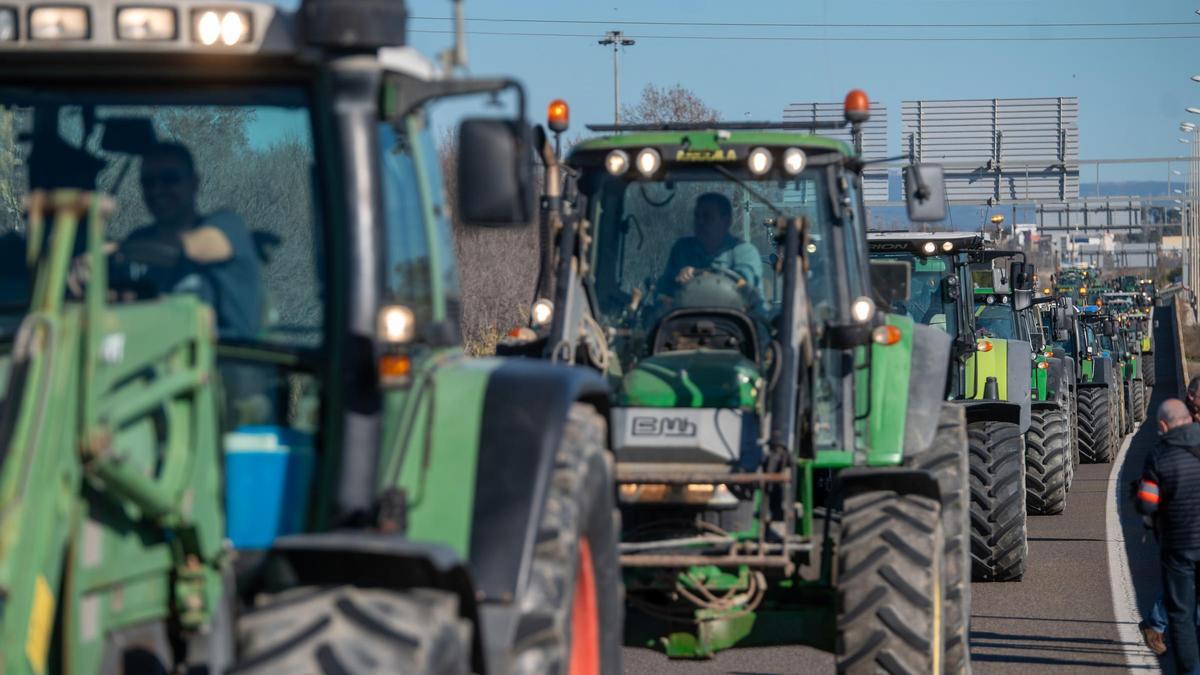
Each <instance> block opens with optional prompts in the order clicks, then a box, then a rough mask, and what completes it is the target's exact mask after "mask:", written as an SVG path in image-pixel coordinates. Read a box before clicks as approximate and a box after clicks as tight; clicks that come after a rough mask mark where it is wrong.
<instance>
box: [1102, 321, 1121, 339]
mask: <svg viewBox="0 0 1200 675" xmlns="http://www.w3.org/2000/svg"><path fill="white" fill-rule="evenodd" d="M1100 330H1101V331H1102V332H1103V333H1104V336H1105V337H1114V336H1115V335H1116V334H1117V324H1116V322H1115V321H1113V320H1112V319H1107V320H1105V321H1104V323H1103V325H1102V326H1101V328H1100Z"/></svg>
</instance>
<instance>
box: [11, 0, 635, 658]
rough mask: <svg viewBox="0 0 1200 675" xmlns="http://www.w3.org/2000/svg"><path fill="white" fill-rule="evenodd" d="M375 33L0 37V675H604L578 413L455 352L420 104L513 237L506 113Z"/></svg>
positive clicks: (314, 10)
mask: <svg viewBox="0 0 1200 675" xmlns="http://www.w3.org/2000/svg"><path fill="white" fill-rule="evenodd" d="M460 16H461V15H460ZM405 30H406V29H405V7H404V4H403V3H401V2H395V3H384V4H379V3H375V4H370V3H360V2H353V1H346V0H305V1H304V2H302V3H300V5H299V7H298V8H296V9H284V8H281V7H278V6H275V5H270V4H264V3H257V2H242V1H240V0H226V1H224V2H220V3H213V4H211V5H209V4H207V3H204V2H200V1H198V0H197V1H192V0H181V1H168V2H157V3H153V4H151V5H146V4H121V3H115V2H110V1H109V0H82V1H81V2H75V3H71V4H69V5H64V4H62V3H42V2H38V1H36V0H30V1H26V0H17V1H16V2H14V3H8V4H7V5H5V6H4V7H0V53H2V54H3V59H0V148H2V152H0V156H3V157H5V158H6V159H5V160H4V161H3V163H2V167H3V168H2V169H0V171H3V177H4V179H3V185H4V190H3V192H2V194H3V198H2V199H0V258H2V259H3V263H2V264H0V275H2V277H3V279H2V280H0V289H2V290H0V295H2V301H0V671H2V672H4V673H6V674H8V675H15V674H29V675H44V674H45V673H77V674H91V673H129V674H133V673H167V672H211V673H222V672H226V671H231V672H233V671H236V672H239V673H298V672H323V673H334V672H336V673H358V672H384V671H386V672H404V673H430V674H433V673H438V674H441V673H467V672H471V673H529V674H533V673H538V674H540V673H568V672H571V673H576V672H588V673H599V672H603V673H619V672H621V666H620V631H621V625H622V615H623V606H622V604H621V598H622V595H623V591H622V588H621V581H620V577H619V567H618V564H617V563H618V561H617V555H618V553H617V548H616V546H617V529H618V526H617V522H618V521H617V513H616V511H615V499H616V496H615V491H614V490H613V488H612V478H611V468H610V467H611V451H610V450H609V449H608V442H607V439H608V429H607V420H608V418H607V417H606V414H607V411H608V406H609V400H608V391H607V388H606V383H605V382H604V380H603V378H602V377H600V376H599V375H597V374H595V373H593V372H589V371H587V370H585V369H582V368H568V367H565V366H562V365H557V364H551V363H539V362H531V361H527V360H508V361H505V360H501V359H483V360H471V359H468V358H466V357H465V355H464V354H463V351H462V349H461V345H460V342H461V339H460V330H459V323H458V316H457V306H458V286H457V273H456V268H455V264H454V247H453V245H452V240H451V229H450V224H449V222H448V217H447V213H448V212H449V211H448V209H447V207H446V204H445V203H444V199H443V192H442V178H441V175H442V174H441V165H440V163H439V155H438V152H437V150H436V147H435V145H434V143H433V140H432V137H431V124H432V120H431V118H430V112H429V108H428V106H427V104H429V103H431V102H433V101H436V100H440V99H444V98H446V97H450V96H460V95H468V94H476V95H480V96H485V97H488V98H489V99H490V97H491V96H492V95H493V94H495V95H497V96H501V97H502V100H504V101H514V99H515V103H516V112H515V113H514V114H513V115H511V116H510V115H507V114H503V113H493V114H492V115H491V116H488V117H478V118H470V119H466V120H464V121H463V122H462V123H461V126H460V127H459V135H458V139H459V151H460V153H461V155H460V160H459V163H458V176H457V178H458V181H457V211H458V213H459V214H460V216H461V218H462V219H463V220H464V222H466V223H473V224H478V225H482V226H489V225H518V224H525V223H532V221H533V220H534V218H535V216H536V194H535V192H534V190H533V185H534V183H533V181H532V178H531V176H532V169H533V166H532V162H531V157H530V156H529V154H528V150H529V148H530V141H529V126H528V124H527V123H525V122H524V94H523V91H522V88H521V87H520V85H519V84H518V83H516V82H515V81H513V80H510V79H507V78H496V79H462V78H458V77H454V76H451V75H450V74H449V73H446V72H444V71H441V70H439V69H438V68H436V67H435V66H434V65H433V63H432V62H430V61H429V60H427V59H425V58H424V57H422V56H421V55H420V54H418V53H417V52H415V51H414V50H413V49H412V48H410V47H407V46H405V37H406V35H405ZM460 31H461V23H460ZM459 39H461V36H460V37H459ZM460 44H461V43H459V45H460ZM457 46H458V45H456V47H457ZM463 53H465V52H464V51H463V50H462V49H461V48H456V49H454V50H451V51H450V52H448V53H447V54H448V56H447V58H446V63H447V65H449V66H454V65H455V64H456V63H460V62H461V58H459V57H460V56H461V54H463ZM448 70H449V69H448ZM503 97H507V98H503Z"/></svg>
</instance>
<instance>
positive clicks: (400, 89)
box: [379, 73, 525, 120]
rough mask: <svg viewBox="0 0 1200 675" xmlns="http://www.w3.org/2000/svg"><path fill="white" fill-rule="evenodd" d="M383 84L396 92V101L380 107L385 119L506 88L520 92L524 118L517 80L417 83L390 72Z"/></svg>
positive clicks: (519, 116)
mask: <svg viewBox="0 0 1200 675" xmlns="http://www.w3.org/2000/svg"><path fill="white" fill-rule="evenodd" d="M384 81H385V82H386V83H388V84H389V85H393V86H391V88H390V89H391V91H393V92H395V98H394V99H393V100H390V101H389V100H386V99H385V100H384V101H382V102H381V105H380V106H379V110H380V113H381V114H382V116H383V117H384V119H389V120H393V119H397V118H400V117H403V116H405V115H407V114H408V113H410V112H412V111H413V110H415V109H417V108H418V107H420V106H422V105H424V104H426V103H428V102H430V101H433V100H435V99H441V98H451V97H455V96H470V95H472V94H487V93H493V92H495V93H498V92H501V91H504V90H506V89H515V90H516V91H517V111H518V112H517V119H520V120H523V119H525V87H524V86H522V85H521V83H520V82H518V81H517V80H513V79H509V78H506V77H490V78H473V79H469V80H466V79H445V80H432V81H429V80H418V79H416V78H414V77H410V76H408V75H405V74H403V73H387V74H386V75H385V76H384Z"/></svg>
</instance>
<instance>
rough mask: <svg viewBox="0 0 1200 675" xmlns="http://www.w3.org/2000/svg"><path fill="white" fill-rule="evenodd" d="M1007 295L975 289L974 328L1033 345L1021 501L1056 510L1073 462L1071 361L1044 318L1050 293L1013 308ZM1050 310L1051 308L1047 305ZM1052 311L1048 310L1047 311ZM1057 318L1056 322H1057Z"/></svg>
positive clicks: (1032, 508) (1033, 510)
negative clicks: (1054, 337)
mask: <svg viewBox="0 0 1200 675" xmlns="http://www.w3.org/2000/svg"><path fill="white" fill-rule="evenodd" d="M1011 299H1012V297H1011V296H1009V295H1005V294H998V293H996V292H995V289H993V288H989V287H978V286H977V287H976V288H975V302H976V304H977V305H978V309H976V326H977V327H976V333H977V335H980V334H981V333H980V331H983V333H982V335H983V336H986V337H1001V338H1005V339H1009V340H1020V341H1023V342H1028V343H1029V344H1030V347H1031V350H1032V361H1031V362H1030V364H1029V366H1030V374H1029V392H1030V398H1031V410H1030V424H1029V430H1028V431H1027V432H1026V433H1025V501H1026V508H1027V509H1028V512H1029V513H1030V514H1032V515H1056V514H1061V513H1063V511H1064V509H1065V508H1066V500H1067V493H1068V492H1069V491H1070V488H1071V483H1072V480H1073V478H1074V473H1075V464H1076V463H1077V462H1078V443H1077V438H1076V429H1075V424H1074V420H1075V402H1074V401H1075V396H1074V384H1075V372H1074V361H1073V359H1071V358H1070V357H1069V356H1067V354H1066V352H1065V351H1064V350H1062V348H1060V347H1055V346H1054V344H1053V341H1052V340H1050V339H1049V338H1050V336H1049V334H1048V332H1047V330H1048V328H1050V327H1048V326H1046V325H1045V324H1046V323H1047V321H1045V320H1044V319H1043V314H1044V312H1043V309H1042V308H1043V307H1045V306H1047V305H1050V304H1051V303H1054V302H1055V298H1054V296H1043V297H1040V298H1035V299H1033V300H1032V303H1031V304H1030V305H1029V306H1026V307H1023V308H1022V309H1017V308H1016V306H1015V304H1014V303H1013V302H1011V301H1010V300H1011ZM1051 311H1053V310H1051ZM1051 316H1052V315H1051ZM1061 322H1062V321H1061V319H1060V321H1059V323H1061Z"/></svg>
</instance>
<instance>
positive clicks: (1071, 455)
mask: <svg viewBox="0 0 1200 675" xmlns="http://www.w3.org/2000/svg"><path fill="white" fill-rule="evenodd" d="M1067 404H1068V406H1069V407H1070V412H1069V413H1068V414H1067V421H1068V423H1069V425H1068V428H1069V429H1070V431H1071V447H1070V451H1069V452H1068V453H1067V493H1068V494H1070V492H1071V486H1072V485H1073V484H1074V483H1075V467H1077V466H1079V400H1078V399H1076V398H1075V395H1074V394H1069V395H1068V396H1067Z"/></svg>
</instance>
